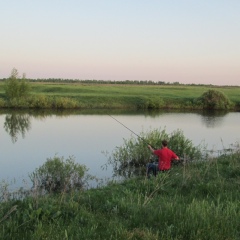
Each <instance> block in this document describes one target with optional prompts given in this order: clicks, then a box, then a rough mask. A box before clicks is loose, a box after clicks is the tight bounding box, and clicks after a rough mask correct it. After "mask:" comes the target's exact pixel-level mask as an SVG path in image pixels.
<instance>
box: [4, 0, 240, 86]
mask: <svg viewBox="0 0 240 240" xmlns="http://www.w3.org/2000/svg"><path fill="white" fill-rule="evenodd" d="M13 68H16V69H17V70H18V71H19V73H20V74H22V73H26V76H27V78H62V79H81V80H85V79H96V80H116V81H117V80H152V81H164V82H180V83H195V84H214V85H240V0H85V1H83V0H41V1H40V0H38V1H37V0H35V1H34V0H0V78H7V77H9V75H10V72H11V70H12V69H13Z"/></svg>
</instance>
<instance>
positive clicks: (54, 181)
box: [29, 156, 87, 193]
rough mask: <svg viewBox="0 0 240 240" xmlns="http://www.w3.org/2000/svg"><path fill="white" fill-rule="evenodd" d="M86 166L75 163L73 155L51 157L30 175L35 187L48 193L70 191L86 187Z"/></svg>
mask: <svg viewBox="0 0 240 240" xmlns="http://www.w3.org/2000/svg"><path fill="white" fill-rule="evenodd" d="M86 171H87V168H86V166H83V165H80V164H78V163H75V161H74V158H73V157H69V158H67V159H66V160H64V159H63V157H61V158H60V157H57V156H55V157H54V158H49V159H47V161H46V162H45V163H44V164H43V165H42V166H41V167H39V168H37V169H36V170H35V171H34V172H33V173H31V174H30V175H29V177H30V179H31V181H32V183H33V186H34V188H35V189H43V190H44V191H46V192H47V193H61V192H69V191H71V190H81V189H83V187H84V177H85V175H86Z"/></svg>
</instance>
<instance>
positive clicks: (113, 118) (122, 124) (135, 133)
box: [108, 114, 154, 148]
mask: <svg viewBox="0 0 240 240" xmlns="http://www.w3.org/2000/svg"><path fill="white" fill-rule="evenodd" d="M108 116H109V117H111V118H112V119H114V120H115V121H116V122H118V123H119V124H121V125H122V126H123V127H125V128H126V129H127V130H129V131H130V132H132V133H133V134H134V135H136V136H137V137H138V138H140V139H141V140H142V141H143V142H145V143H146V144H147V145H150V146H151V147H153V146H152V145H151V144H150V143H148V142H147V141H146V140H145V139H144V138H142V137H141V136H139V135H138V134H136V133H135V132H134V131H132V130H131V129H130V128H128V127H127V126H126V125H124V124H123V123H121V122H120V121H118V120H117V119H116V118H114V117H113V116H111V115H110V114H108ZM153 148H154V147H153Z"/></svg>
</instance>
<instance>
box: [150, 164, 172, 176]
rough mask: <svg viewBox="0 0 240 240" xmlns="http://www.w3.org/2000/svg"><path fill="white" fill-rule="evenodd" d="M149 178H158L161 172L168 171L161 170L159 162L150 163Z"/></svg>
mask: <svg viewBox="0 0 240 240" xmlns="http://www.w3.org/2000/svg"><path fill="white" fill-rule="evenodd" d="M146 167H147V176H148V177H150V176H151V175H153V176H155V177H156V176H157V174H158V173H159V172H167V171H168V170H159V168H158V162H153V163H148V164H147V166H146Z"/></svg>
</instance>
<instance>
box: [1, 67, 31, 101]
mask: <svg viewBox="0 0 240 240" xmlns="http://www.w3.org/2000/svg"><path fill="white" fill-rule="evenodd" d="M29 92H30V85H29V83H28V82H27V81H26V74H25V73H24V74H23V75H22V78H20V77H19V73H18V70H17V69H16V68H13V70H12V72H11V75H10V77H9V78H8V79H7V80H6V81H5V94H6V97H7V99H8V100H13V99H20V98H24V97H27V96H28V94H29Z"/></svg>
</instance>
